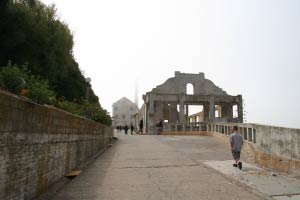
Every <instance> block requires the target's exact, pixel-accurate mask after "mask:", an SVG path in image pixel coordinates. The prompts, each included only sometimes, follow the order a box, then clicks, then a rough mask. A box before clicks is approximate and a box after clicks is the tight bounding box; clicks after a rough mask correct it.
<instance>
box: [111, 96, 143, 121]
mask: <svg viewBox="0 0 300 200" xmlns="http://www.w3.org/2000/svg"><path fill="white" fill-rule="evenodd" d="M138 110H139V109H138V107H137V105H136V104H135V103H133V102H132V101H130V100H129V99H128V98H126V97H123V98H121V99H119V100H118V101H116V102H115V103H114V104H113V105H112V117H113V126H114V127H117V126H125V125H126V124H127V125H128V127H129V126H130V125H131V124H133V125H134V124H135V119H134V115H135V114H136V113H137V112H138Z"/></svg>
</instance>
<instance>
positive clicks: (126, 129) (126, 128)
mask: <svg viewBox="0 0 300 200" xmlns="http://www.w3.org/2000/svg"><path fill="white" fill-rule="evenodd" d="M124 131H125V135H127V132H128V126H127V124H126V125H125V127H124Z"/></svg>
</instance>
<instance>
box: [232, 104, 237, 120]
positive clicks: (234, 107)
mask: <svg viewBox="0 0 300 200" xmlns="http://www.w3.org/2000/svg"><path fill="white" fill-rule="evenodd" d="M232 118H238V107H237V105H234V106H232Z"/></svg>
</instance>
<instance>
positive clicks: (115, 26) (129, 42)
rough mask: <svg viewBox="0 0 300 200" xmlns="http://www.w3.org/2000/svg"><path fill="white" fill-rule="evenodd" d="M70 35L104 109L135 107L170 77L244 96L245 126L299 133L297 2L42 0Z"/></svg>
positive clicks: (299, 3) (299, 17)
mask: <svg viewBox="0 0 300 200" xmlns="http://www.w3.org/2000/svg"><path fill="white" fill-rule="evenodd" d="M43 2H44V3H46V4H51V3H55V4H56V8H57V11H58V14H59V17H60V18H61V19H62V20H64V21H65V22H66V23H68V24H69V27H70V28H71V30H72V32H73V33H74V40H75V46H74V56H75V58H76V60H77V62H78V63H79V66H80V68H81V70H82V71H84V73H85V76H87V77H91V79H92V82H91V83H92V85H93V89H94V91H95V93H96V94H97V95H98V96H99V98H100V103H101V105H102V106H103V107H104V108H105V109H107V110H108V111H111V105H112V104H113V103H114V102H115V101H117V100H119V99H120V98H122V97H123V96H126V97H128V98H129V99H131V100H132V101H134V88H135V82H136V81H138V83H139V105H140V106H141V104H142V98H141V96H142V94H145V93H146V92H147V91H150V90H151V89H152V88H154V87H155V86H156V85H160V84H162V83H163V82H165V81H166V80H167V79H168V78H170V77H173V76H174V72H175V71H181V72H185V73H199V72H204V73H205V76H206V78H208V79H210V80H212V81H213V82H214V83H215V84H216V85H217V86H219V87H221V88H222V89H223V90H225V91H226V92H227V93H228V94H230V95H237V94H242V95H243V98H244V101H245V110H246V120H247V122H253V123H260V124H270V125H277V126H285V127H297V128H300V117H299V116H298V112H299V111H300V103H299V102H300V81H299V78H298V77H299V75H300V12H299V11H300V1H298V0H256V1H255V0H226V1H224V0H151V1H145V0H126V1H124V0H110V1H103V0H85V1H72V0H64V1H61V0H43Z"/></svg>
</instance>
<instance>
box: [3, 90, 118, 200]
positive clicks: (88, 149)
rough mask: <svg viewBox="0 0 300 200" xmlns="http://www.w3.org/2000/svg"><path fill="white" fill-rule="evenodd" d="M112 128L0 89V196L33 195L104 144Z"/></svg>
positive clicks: (110, 135) (104, 145) (23, 197)
mask: <svg viewBox="0 0 300 200" xmlns="http://www.w3.org/2000/svg"><path fill="white" fill-rule="evenodd" d="M112 136H113V133H112V129H111V128H110V127H108V126H105V125H103V124H100V123H96V122H94V121H92V120H88V119H85V118H82V117H78V116H75V115H72V114H70V113H67V112H64V111H61V110H59V109H56V108H53V107H48V106H41V105H38V104H34V103H32V102H29V101H26V100H23V99H20V98H19V97H16V96H14V95H11V94H8V93H5V92H3V91H0V199H3V200H6V199H9V200H13V199H32V198H34V197H37V196H39V195H40V194H43V193H44V192H46V191H47V189H48V188H49V186H51V185H52V184H54V183H56V182H57V181H59V180H60V179H61V178H62V177H63V176H64V175H65V174H67V173H68V172H70V171H72V170H73V169H75V168H76V167H78V166H79V165H81V164H83V163H84V162H85V161H86V160H87V159H89V158H91V157H92V156H93V155H95V154H97V153H98V152H99V151H101V150H102V149H104V147H106V146H107V144H108V143H109V141H110V139H111V138H112Z"/></svg>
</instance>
